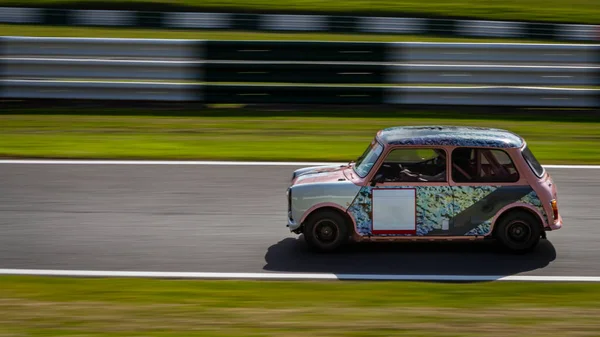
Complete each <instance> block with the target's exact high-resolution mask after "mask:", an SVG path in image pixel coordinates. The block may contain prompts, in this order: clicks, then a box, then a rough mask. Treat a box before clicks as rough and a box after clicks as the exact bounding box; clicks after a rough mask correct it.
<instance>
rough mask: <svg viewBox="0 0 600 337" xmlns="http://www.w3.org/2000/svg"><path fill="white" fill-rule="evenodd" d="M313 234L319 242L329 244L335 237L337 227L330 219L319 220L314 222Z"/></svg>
mask: <svg viewBox="0 0 600 337" xmlns="http://www.w3.org/2000/svg"><path fill="white" fill-rule="evenodd" d="M313 234H314V236H315V238H316V239H317V240H318V241H319V242H321V243H323V244H331V243H333V242H335V240H336V239H337V236H338V228H337V225H336V223H335V222H333V221H331V220H321V221H319V222H317V223H316V224H315V227H314V230H313Z"/></svg>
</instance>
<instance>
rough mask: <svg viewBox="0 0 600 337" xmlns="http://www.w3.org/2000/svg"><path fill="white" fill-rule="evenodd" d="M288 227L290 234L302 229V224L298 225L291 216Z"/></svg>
mask: <svg viewBox="0 0 600 337" xmlns="http://www.w3.org/2000/svg"><path fill="white" fill-rule="evenodd" d="M286 227H287V228H289V229H290V232H294V231H296V230H298V228H300V224H298V223H296V221H294V220H293V219H291V218H290V216H288V219H287V225H286Z"/></svg>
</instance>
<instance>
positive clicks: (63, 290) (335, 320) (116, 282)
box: [0, 276, 600, 337]
mask: <svg viewBox="0 0 600 337" xmlns="http://www.w3.org/2000/svg"><path fill="white" fill-rule="evenodd" d="M599 315H600V284H581V283H573V284H568V283H561V284H556V283H554V284H550V283H475V284H435V283H413V282H406V283H404V282H378V283H372V282H335V281H334V282H276V281H265V282H258V281H256V282H255V281H190V280H150V279H74V278H50V277H13V276H10V277H9V276H5V277H2V278H0V335H1V336H42V335H43V336H59V335H60V336H65V335H66V336H523V335H527V336H536V337H537V336H540V337H541V336H544V337H545V336H594V335H597V332H598V331H600V322H599V321H598V317H599Z"/></svg>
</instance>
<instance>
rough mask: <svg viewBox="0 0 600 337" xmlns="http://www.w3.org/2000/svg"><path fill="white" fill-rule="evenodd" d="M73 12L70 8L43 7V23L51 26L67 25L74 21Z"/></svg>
mask: <svg viewBox="0 0 600 337" xmlns="http://www.w3.org/2000/svg"><path fill="white" fill-rule="evenodd" d="M72 13H73V11H71V10H68V9H54V8H47V9H43V10H42V15H41V17H42V19H41V23H42V24H44V25H50V26H67V25H69V24H71V23H72V22H73V19H72V17H71V16H72Z"/></svg>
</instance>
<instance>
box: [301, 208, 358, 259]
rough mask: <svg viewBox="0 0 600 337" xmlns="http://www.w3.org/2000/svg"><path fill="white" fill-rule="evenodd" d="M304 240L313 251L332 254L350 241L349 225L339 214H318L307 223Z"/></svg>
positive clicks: (323, 212)
mask: <svg viewBox="0 0 600 337" xmlns="http://www.w3.org/2000/svg"><path fill="white" fill-rule="evenodd" d="M304 239H305V240H306V242H307V243H308V245H309V246H310V248H311V249H313V250H316V251H319V252H331V251H334V250H336V249H337V248H339V247H340V246H342V245H343V244H345V243H346V242H347V241H348V225H347V224H346V221H345V219H344V217H343V216H342V215H340V214H339V213H337V212H334V211H322V212H318V213H315V214H314V215H311V216H310V217H309V219H308V220H307V221H306V224H305V225H304Z"/></svg>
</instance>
